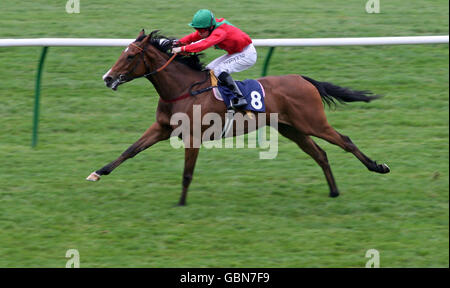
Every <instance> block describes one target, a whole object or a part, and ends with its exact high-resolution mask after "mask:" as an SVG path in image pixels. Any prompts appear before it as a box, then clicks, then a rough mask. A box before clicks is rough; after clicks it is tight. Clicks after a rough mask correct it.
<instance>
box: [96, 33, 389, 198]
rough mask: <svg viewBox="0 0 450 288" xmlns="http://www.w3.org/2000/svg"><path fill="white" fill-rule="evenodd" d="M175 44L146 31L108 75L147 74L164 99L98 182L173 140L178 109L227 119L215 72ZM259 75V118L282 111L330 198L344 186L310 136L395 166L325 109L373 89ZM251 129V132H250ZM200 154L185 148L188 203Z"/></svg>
mask: <svg viewBox="0 0 450 288" xmlns="http://www.w3.org/2000/svg"><path fill="white" fill-rule="evenodd" d="M172 40H173V39H172ZM171 47H172V43H171V39H168V38H166V37H164V36H162V35H160V34H159V33H158V31H157V30H156V31H153V32H151V33H150V34H148V35H146V34H145V31H144V30H142V31H141V32H140V33H139V35H138V37H137V38H136V40H135V41H134V42H132V43H131V44H130V45H129V46H128V47H127V48H126V49H125V50H124V51H123V52H122V53H121V55H120V57H119V59H118V60H117V62H116V63H115V64H114V66H113V67H112V68H111V69H110V70H109V71H108V72H107V73H106V74H105V75H104V76H103V80H104V82H105V84H106V86H107V87H109V88H112V89H113V90H116V89H117V87H118V86H119V85H121V84H124V83H127V82H129V81H131V80H133V79H136V78H140V77H145V78H147V79H148V80H149V81H150V82H151V83H152V84H153V86H154V87H155V89H156V91H157V93H158V94H159V97H160V98H159V102H158V107H157V111H156V122H155V123H153V124H152V125H151V126H150V128H148V129H147V131H145V133H144V134H143V135H142V136H141V138H140V139H139V140H138V141H136V142H135V143H134V144H132V145H131V146H130V147H129V148H128V149H127V150H126V151H124V152H123V153H122V154H121V155H120V156H119V157H118V158H117V159H116V160H114V161H112V162H111V163H109V164H107V165H105V166H104V167H103V168H101V169H99V170H97V171H95V172H92V173H91V174H90V175H89V176H88V177H87V180H90V181H98V180H100V176H102V175H108V174H110V173H111V172H112V171H113V170H114V169H115V168H117V167H118V166H119V165H120V164H122V163H123V162H124V161H125V160H127V159H129V158H132V157H134V156H135V155H136V154H138V153H139V152H141V151H143V150H145V149H147V148H149V147H150V146H152V145H153V144H155V143H157V142H159V141H163V140H167V139H169V138H170V136H171V132H172V131H173V130H174V129H176V127H177V126H176V125H173V124H171V122H170V119H171V116H172V115H174V114H175V113H178V112H182V113H186V115H188V117H190V118H191V119H192V115H193V106H194V105H201V114H202V117H203V116H204V115H205V114H207V113H210V112H215V113H218V114H219V115H221V117H222V118H225V114H226V111H227V110H226V106H225V105H224V103H223V102H221V101H218V100H217V99H215V98H214V97H213V94H212V93H213V92H212V91H211V90H208V89H207V87H209V86H211V80H210V78H208V76H209V71H205V69H204V68H203V66H202V63H201V62H200V60H199V55H196V54H191V55H179V54H172V53H171V51H170V50H171ZM172 60H174V61H172ZM205 79H206V80H205ZM257 80H258V81H259V82H260V83H261V85H262V86H263V87H264V90H265V105H266V111H265V114H264V113H258V115H257V117H266V118H267V119H268V117H269V114H270V113H277V114H278V132H279V133H281V134H282V135H283V136H285V137H287V138H288V139H290V140H292V141H293V142H295V143H296V144H297V145H298V146H299V147H300V148H301V149H302V150H303V151H304V152H306V153H307V154H308V155H310V156H311V157H312V158H313V159H314V160H315V161H316V162H317V163H318V165H319V166H320V167H321V168H322V170H323V172H324V174H325V178H326V180H327V182H328V185H329V191H330V192H329V196H330V197H337V196H339V190H338V188H337V185H336V182H335V180H334V177H333V174H332V172H331V168H330V165H329V163H328V159H327V154H326V153H325V151H323V150H322V149H321V148H320V147H319V146H318V145H317V144H316V143H315V142H314V141H313V139H311V137H310V136H315V137H319V138H322V139H324V140H326V141H328V142H330V143H332V144H335V145H337V146H339V147H341V148H342V149H344V150H345V151H347V152H350V153H352V154H353V155H355V156H356V158H358V159H359V160H360V161H361V162H362V163H363V164H364V165H365V166H366V167H367V169H368V170H370V171H373V172H377V173H389V171H390V169H389V167H388V166H387V165H386V164H377V162H375V161H373V160H371V159H370V158H369V157H367V156H366V155H364V154H363V153H362V152H361V151H360V150H359V149H358V147H357V146H356V145H355V144H353V142H352V141H351V140H350V138H349V137H347V136H344V135H342V134H339V133H338V132H337V131H336V130H335V129H333V128H332V127H331V126H330V124H328V122H327V119H326V116H325V111H324V106H325V103H326V104H328V105H332V104H333V105H335V104H337V103H336V101H335V100H337V101H338V102H353V101H363V102H370V101H372V100H374V99H377V98H379V96H378V95H374V94H373V93H372V92H370V91H355V90H351V89H348V88H343V87H339V86H336V85H334V84H331V83H328V82H319V81H315V80H313V79H311V78H309V77H305V76H300V75H294V74H291V75H283V76H268V77H263V78H259V79H257ZM195 85H197V86H198V88H199V89H202V88H203V89H204V90H203V91H206V92H203V93H200V94H198V95H195V96H193V95H192V94H193V93H190V92H192V88H193V86H195ZM205 88H206V89H205ZM261 115H262V116H261ZM222 120H223V119H222ZM268 122H269V121H267V122H265V123H268ZM222 123H224V122H222ZM207 128H208V126H204V125H202V126H201V133H202V134H203V133H204V131H205V130H206V129H207ZM191 131H192V129H191ZM248 132H250V131H245V132H244V133H248ZM190 136H191V137H190V139H191V140H190V141H193V138H194V135H192V132H191V135H190ZM198 153H199V148H198V147H193V146H192V145H191V146H189V145H188V146H186V147H185V161H184V172H183V180H182V192H181V197H180V200H179V202H178V205H180V206H183V205H185V204H186V196H187V191H188V188H189V185H190V183H191V181H192V177H193V174H194V167H195V163H196V160H197V156H198Z"/></svg>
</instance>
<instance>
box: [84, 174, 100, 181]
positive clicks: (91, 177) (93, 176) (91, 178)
mask: <svg viewBox="0 0 450 288" xmlns="http://www.w3.org/2000/svg"><path fill="white" fill-rule="evenodd" d="M86 180H87V181H92V182H96V181H98V180H100V175H98V174H97V173H95V172H92V173H91V175H89V176H88V177H87V178H86Z"/></svg>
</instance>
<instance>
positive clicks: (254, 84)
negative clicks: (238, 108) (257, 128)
mask: <svg viewBox="0 0 450 288" xmlns="http://www.w3.org/2000/svg"><path fill="white" fill-rule="evenodd" d="M236 84H237V86H238V87H239V89H240V90H241V92H242V94H243V95H244V97H245V99H246V100H247V106H245V107H243V108H242V110H245V111H253V112H265V111H266V105H265V103H264V97H265V92H264V88H263V86H262V85H261V83H259V82H258V81H257V80H253V79H246V80H244V81H236ZM213 92H214V97H215V98H216V99H217V100H220V101H223V102H224V103H225V105H226V106H227V109H231V100H232V99H233V98H235V97H236V96H235V95H234V93H233V92H232V91H231V90H230V89H228V88H227V87H224V86H222V85H220V82H218V83H217V87H215V88H214V89H213Z"/></svg>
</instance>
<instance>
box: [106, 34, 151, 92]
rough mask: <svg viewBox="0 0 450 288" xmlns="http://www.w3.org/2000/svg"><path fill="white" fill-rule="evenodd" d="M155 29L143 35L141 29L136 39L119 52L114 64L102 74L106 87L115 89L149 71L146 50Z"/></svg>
mask: <svg viewBox="0 0 450 288" xmlns="http://www.w3.org/2000/svg"><path fill="white" fill-rule="evenodd" d="M154 33H157V31H153V32H152V33H150V34H149V35H145V31H144V29H142V30H141V32H140V33H139V35H138V37H137V38H136V40H135V41H134V42H133V43H131V44H130V45H128V47H127V48H126V49H125V50H124V51H123V52H122V54H120V57H119V59H118V60H117V62H116V63H115V64H114V66H113V67H112V68H111V69H110V70H109V71H108V72H106V74H105V75H103V81H105V84H106V86H107V87H109V88H111V89H113V90H117V87H118V86H119V85H121V84H123V83H126V82H129V81H131V80H133V79H136V78H140V77H143V76H145V75H146V74H148V73H149V72H150V64H149V63H148V59H147V60H146V53H145V52H146V50H147V47H148V46H149V45H150V44H149V42H150V40H151V39H152V36H153V34H154Z"/></svg>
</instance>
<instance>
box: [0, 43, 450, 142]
mask: <svg viewBox="0 0 450 288" xmlns="http://www.w3.org/2000/svg"><path fill="white" fill-rule="evenodd" d="M448 40H449V36H448V35H443V36H403V37H360V38H298V39H253V44H254V45H255V46H257V47H258V46H259V47H264V46H265V47H270V49H269V52H268V53H267V56H266V59H265V61H264V66H263V71H262V75H263V76H265V75H266V74H267V68H268V66H269V61H270V58H271V56H272V53H273V51H274V49H275V47H280V46H299V47H307V46H351V45H358V46H365V45H408V44H448V42H449V41H448ZM133 41H134V39H103V38H35V39H0V47H23V46H40V47H43V49H42V54H41V58H40V61H39V65H38V70H37V76H36V88H35V101H34V116H33V134H32V144H31V146H32V147H35V146H36V145H37V136H38V123H39V101H40V100H39V98H40V84H41V75H42V68H43V64H44V61H45V56H46V54H47V50H48V47H50V46H100V47H108V46H119V47H120V46H122V47H125V46H128V45H129V44H130V43H131V42H133ZM259 139H261V138H260V137H258V140H259ZM258 142H259V141H258Z"/></svg>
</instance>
